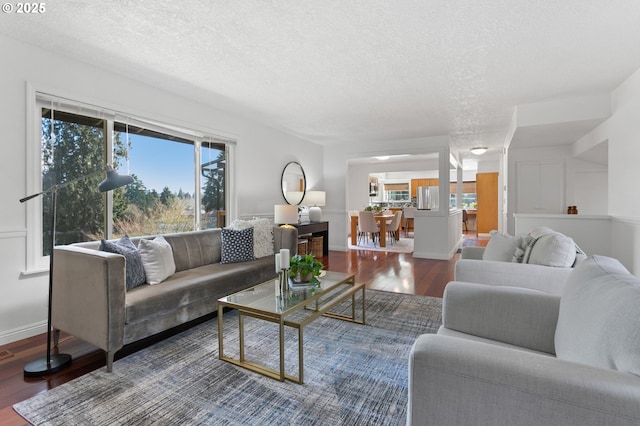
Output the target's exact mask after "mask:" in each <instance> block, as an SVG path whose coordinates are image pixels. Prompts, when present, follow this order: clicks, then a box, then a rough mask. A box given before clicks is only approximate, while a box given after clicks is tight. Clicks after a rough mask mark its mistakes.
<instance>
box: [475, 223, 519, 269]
mask: <svg viewBox="0 0 640 426" xmlns="http://www.w3.org/2000/svg"><path fill="white" fill-rule="evenodd" d="M515 251H516V239H515V238H514V237H512V236H511V235H509V234H502V233H500V232H497V231H491V239H490V240H489V242H488V243H487V247H486V248H485V250H484V253H483V254H482V260H497V261H500V262H511V261H512V259H513V256H514V254H515Z"/></svg>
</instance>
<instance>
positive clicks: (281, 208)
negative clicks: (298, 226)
mask: <svg viewBox="0 0 640 426" xmlns="http://www.w3.org/2000/svg"><path fill="white" fill-rule="evenodd" d="M273 223H275V224H277V225H288V224H291V223H298V206H294V205H291V204H277V205H275V206H274V209H273Z"/></svg>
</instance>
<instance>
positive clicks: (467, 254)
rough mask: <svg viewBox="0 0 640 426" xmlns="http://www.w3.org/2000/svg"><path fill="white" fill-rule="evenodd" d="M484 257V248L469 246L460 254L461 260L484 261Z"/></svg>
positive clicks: (463, 248)
mask: <svg viewBox="0 0 640 426" xmlns="http://www.w3.org/2000/svg"><path fill="white" fill-rule="evenodd" d="M483 255H484V247H476V246H467V247H462V251H461V252H460V259H476V260H482V256H483Z"/></svg>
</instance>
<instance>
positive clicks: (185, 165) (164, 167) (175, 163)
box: [119, 134, 194, 194]
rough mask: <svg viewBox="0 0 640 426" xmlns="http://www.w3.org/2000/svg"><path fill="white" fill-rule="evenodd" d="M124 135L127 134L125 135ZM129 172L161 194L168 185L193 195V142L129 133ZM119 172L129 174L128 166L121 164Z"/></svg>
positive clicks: (148, 187) (172, 188)
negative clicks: (184, 142)
mask: <svg viewBox="0 0 640 426" xmlns="http://www.w3.org/2000/svg"><path fill="white" fill-rule="evenodd" d="M123 136H124V135H123ZM129 141H130V142H131V149H130V150H129V171H128V173H129V174H134V175H136V176H138V178H139V179H140V180H141V181H142V183H143V184H144V186H145V187H146V188H147V189H149V190H151V189H155V190H156V191H158V193H160V192H162V190H163V188H164V187H165V186H168V187H169V189H170V190H171V191H172V192H174V193H176V192H178V190H180V189H182V191H183V192H188V193H190V194H193V192H194V178H193V164H194V162H193V145H187V144H183V143H177V142H171V141H166V140H162V139H154V138H150V137H147V136H138V135H133V134H130V135H129ZM119 171H120V173H123V174H124V173H127V166H126V164H123V165H122V166H120V170H119Z"/></svg>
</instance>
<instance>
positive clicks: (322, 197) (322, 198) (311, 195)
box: [302, 191, 326, 206]
mask: <svg viewBox="0 0 640 426" xmlns="http://www.w3.org/2000/svg"><path fill="white" fill-rule="evenodd" d="M325 202H326V193H325V192H324V191H307V193H306V194H305V196H304V200H302V204H303V205H305V206H324V204H325Z"/></svg>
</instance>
